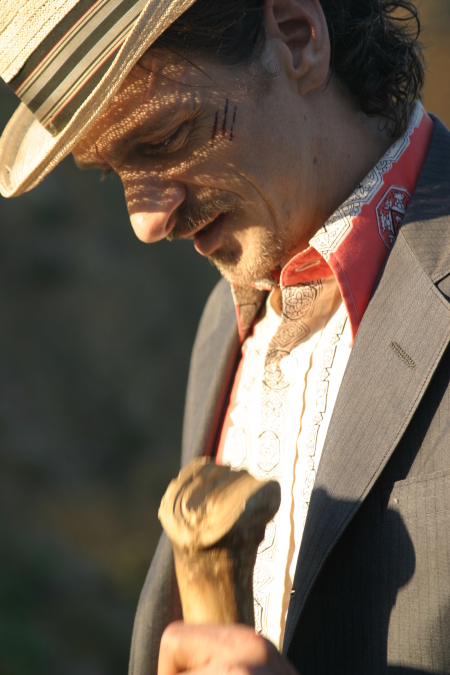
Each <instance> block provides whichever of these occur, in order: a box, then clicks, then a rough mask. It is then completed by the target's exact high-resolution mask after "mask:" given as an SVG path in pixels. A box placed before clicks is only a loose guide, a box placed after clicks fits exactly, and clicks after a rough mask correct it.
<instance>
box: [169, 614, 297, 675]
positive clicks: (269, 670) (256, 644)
mask: <svg viewBox="0 0 450 675" xmlns="http://www.w3.org/2000/svg"><path fill="white" fill-rule="evenodd" d="M184 672H189V673H192V675H193V673H198V674H200V673H201V675H222V674H225V673H227V675H231V674H232V673H234V674H236V675H237V674H238V673H239V675H247V674H249V673H257V674H258V675H297V674H296V671H295V670H294V669H293V667H292V666H291V665H290V664H289V663H288V662H287V661H286V660H285V659H283V658H282V656H280V654H279V652H278V651H277V650H276V648H275V647H274V646H273V644H272V643H271V642H269V641H268V640H266V639H265V638H263V637H261V636H260V635H255V632H254V630H253V629H252V628H249V627H248V626H241V625H214V626H198V625H197V626H196V625H187V624H184V623H182V622H176V623H172V624H171V625H170V626H168V627H167V628H166V630H165V632H164V634H163V636H162V640H161V650H160V653H159V664H158V675H176V674H177V673H184Z"/></svg>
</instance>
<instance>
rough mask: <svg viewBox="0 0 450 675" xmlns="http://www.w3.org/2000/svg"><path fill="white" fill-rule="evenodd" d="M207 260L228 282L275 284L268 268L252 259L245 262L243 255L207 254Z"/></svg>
mask: <svg viewBox="0 0 450 675" xmlns="http://www.w3.org/2000/svg"><path fill="white" fill-rule="evenodd" d="M208 260H209V262H210V263H211V264H212V265H214V266H215V267H217V269H218V270H219V272H220V274H221V275H222V276H223V277H224V278H225V279H226V280H227V281H228V282H229V283H230V284H235V285H236V286H248V285H254V286H264V287H266V286H271V285H275V283H274V280H273V277H272V274H271V272H270V268H266V266H264V267H263V266H262V265H261V264H258V263H256V262H253V261H249V262H247V263H246V261H245V260H243V256H238V255H233V254H226V255H223V253H221V254H219V255H216V254H214V255H211V256H208ZM252 262H253V264H252ZM272 269H273V268H272Z"/></svg>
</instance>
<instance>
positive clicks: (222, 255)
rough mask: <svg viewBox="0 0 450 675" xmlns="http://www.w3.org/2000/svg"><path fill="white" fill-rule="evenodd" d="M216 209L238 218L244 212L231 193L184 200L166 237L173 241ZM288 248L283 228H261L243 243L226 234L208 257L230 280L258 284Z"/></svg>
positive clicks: (212, 213) (278, 263)
mask: <svg viewBox="0 0 450 675" xmlns="http://www.w3.org/2000/svg"><path fill="white" fill-rule="evenodd" d="M218 213H222V214H226V215H229V216H231V217H232V218H233V220H234V221H235V222H237V221H239V217H242V216H243V208H242V205H241V203H240V201H239V199H238V198H237V197H236V196H235V195H233V194H230V193H216V194H214V195H210V196H208V199H205V200H204V201H197V202H196V203H189V202H185V203H184V204H183V205H182V207H181V208H180V209H179V212H178V214H177V222H176V225H175V227H174V228H173V230H172V232H171V233H170V234H169V236H168V237H167V239H168V240H169V241H174V240H176V239H179V238H180V237H183V236H186V235H188V234H190V233H191V232H194V231H196V230H198V228H200V227H201V226H202V225H203V224H204V223H208V222H209V221H210V220H211V218H214V217H215V216H216V215H217V214H218ZM290 248H291V242H290V240H289V238H288V236H287V231H286V230H284V229H283V228H278V229H277V231H274V230H272V229H269V228H260V229H258V234H257V238H255V239H254V240H253V241H249V242H246V243H244V244H241V243H240V242H239V241H238V239H237V237H236V236H235V235H233V234H229V235H228V236H227V237H226V239H225V242H224V244H223V246H222V247H221V248H220V249H218V250H217V251H215V252H214V253H213V254H212V255H210V256H208V260H209V261H210V263H211V264H212V265H214V266H215V267H217V269H218V270H219V272H220V274H221V275H222V276H223V277H224V278H225V279H227V280H228V281H229V282H230V283H232V284H237V285H240V286H241V285H248V284H258V283H261V282H267V281H269V282H270V281H271V280H272V279H273V277H272V271H273V270H275V269H277V268H279V266H280V261H281V260H283V259H284V258H285V257H286V252H287V251H288V250H289V249H290Z"/></svg>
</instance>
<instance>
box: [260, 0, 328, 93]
mask: <svg viewBox="0 0 450 675" xmlns="http://www.w3.org/2000/svg"><path fill="white" fill-rule="evenodd" d="M265 29H266V36H267V39H268V40H274V41H277V42H278V47H279V49H280V51H279V54H280V58H281V61H282V64H283V65H284V67H285V68H286V70H287V73H288V75H289V76H290V77H292V78H293V79H296V80H297V82H298V89H299V92H300V93H301V94H306V93H307V92H308V91H311V90H312V89H316V88H317V87H320V86H321V85H323V84H325V82H326V80H327V77H328V72H329V68H330V54H331V48H330V36H329V33H328V27H327V22H326V19H325V15H324V13H323V9H322V6H321V4H320V2H319V0H266V3H265Z"/></svg>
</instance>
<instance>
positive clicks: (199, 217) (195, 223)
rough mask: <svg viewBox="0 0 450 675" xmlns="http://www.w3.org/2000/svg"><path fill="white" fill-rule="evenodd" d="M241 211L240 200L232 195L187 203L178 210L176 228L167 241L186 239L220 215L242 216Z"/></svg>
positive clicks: (214, 196)
mask: <svg viewBox="0 0 450 675" xmlns="http://www.w3.org/2000/svg"><path fill="white" fill-rule="evenodd" d="M241 211H242V209H241V206H240V205H239V203H238V198H237V197H235V196H234V195H232V194H218V195H213V196H211V197H208V198H207V199H205V200H204V201H197V202H195V203H193V202H191V201H185V202H183V204H182V205H181V206H180V207H179V209H178V212H177V221H176V223H175V227H174V228H173V230H172V231H171V232H170V233H169V234H168V236H167V239H168V240H169V241H174V240H175V239H179V238H180V237H184V236H186V235H188V234H190V233H191V232H194V231H195V230H198V229H199V228H201V227H202V226H203V225H206V223H209V222H211V220H212V219H214V218H216V217H217V216H218V215H219V213H232V214H240V213H241Z"/></svg>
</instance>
